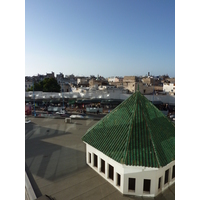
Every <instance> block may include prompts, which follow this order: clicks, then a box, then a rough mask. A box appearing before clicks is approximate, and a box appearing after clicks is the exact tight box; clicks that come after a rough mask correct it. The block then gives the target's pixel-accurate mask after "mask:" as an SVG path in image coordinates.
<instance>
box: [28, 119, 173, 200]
mask: <svg viewBox="0 0 200 200" xmlns="http://www.w3.org/2000/svg"><path fill="white" fill-rule="evenodd" d="M30 120H31V123H28V124H25V161H26V164H27V166H28V167H29V169H30V171H31V173H32V175H33V178H34V179H35V182H36V183H37V185H38V187H39V189H40V191H41V193H42V194H43V195H44V194H47V195H51V196H52V197H55V198H56V200H66V199H68V200H71V199H73V200H84V199H87V200H94V199H95V200H100V199H102V200H112V199H119V200H128V199H135V200H142V199H156V200H173V199H175V184H173V185H172V186H171V187H169V188H168V189H167V190H165V191H164V192H163V193H162V194H160V195H158V196H157V197H155V198H147V197H146V198H145V197H136V196H124V195H122V194H121V193H120V192H119V191H118V190H116V189H115V188H114V187H113V186H112V185H111V184H110V183H108V182H107V181H106V180H105V179H103V178H102V177H101V176H100V175H98V173H96V172H95V171H94V170H92V169H91V168H90V167H89V166H87V164H86V160H85V159H86V158H85V156H86V155H85V152H86V149H85V144H84V143H83V142H82V140H81V137H82V136H83V135H84V134H85V133H86V131H87V129H88V128H90V127H91V126H93V125H94V124H95V123H97V122H98V121H97V120H93V119H87V120H80V119H72V123H71V124H67V123H65V122H64V119H50V118H30Z"/></svg>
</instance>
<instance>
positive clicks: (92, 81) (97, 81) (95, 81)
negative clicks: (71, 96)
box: [89, 78, 108, 87]
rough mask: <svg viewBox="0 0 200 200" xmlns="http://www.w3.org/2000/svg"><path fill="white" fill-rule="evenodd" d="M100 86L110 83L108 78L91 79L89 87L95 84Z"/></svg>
mask: <svg viewBox="0 0 200 200" xmlns="http://www.w3.org/2000/svg"><path fill="white" fill-rule="evenodd" d="M95 85H97V86H100V85H108V81H107V80H97V79H95V78H92V79H90V80H89V87H93V86H95Z"/></svg>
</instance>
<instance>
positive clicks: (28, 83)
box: [25, 80, 33, 91]
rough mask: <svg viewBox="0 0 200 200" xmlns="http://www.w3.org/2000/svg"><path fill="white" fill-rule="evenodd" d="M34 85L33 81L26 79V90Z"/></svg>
mask: <svg viewBox="0 0 200 200" xmlns="http://www.w3.org/2000/svg"><path fill="white" fill-rule="evenodd" d="M32 86H33V81H31V80H27V81H26V80H25V91H28V89H30V88H31V87H32Z"/></svg>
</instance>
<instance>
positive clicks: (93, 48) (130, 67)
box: [25, 0, 175, 77]
mask: <svg viewBox="0 0 200 200" xmlns="http://www.w3.org/2000/svg"><path fill="white" fill-rule="evenodd" d="M25 31H26V32H25V75H26V76H33V75H37V74H46V73H49V72H51V71H53V72H54V73H55V74H59V73H60V72H62V73H64V74H68V75H69V74H74V75H75V76H80V75H82V76H90V75H95V76H97V74H99V75H101V76H104V77H110V76H131V75H135V76H140V75H146V74H147V73H148V72H150V73H151V74H152V75H163V74H168V75H169V76H170V77H175V1H162V2H161V1H158V0H156V1H128V0H127V1H123V2H122V1H112V0H111V1H104V0H103V1H90V0H86V1H78V0H76V1H59V3H57V2H53V1H38V0H36V1H28V2H26V4H25Z"/></svg>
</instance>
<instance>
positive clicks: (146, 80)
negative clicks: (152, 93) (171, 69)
mask: <svg viewBox="0 0 200 200" xmlns="http://www.w3.org/2000/svg"><path fill="white" fill-rule="evenodd" d="M142 82H143V83H145V84H147V85H160V84H161V80H160V79H155V78H152V77H145V78H143V79H142Z"/></svg>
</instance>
